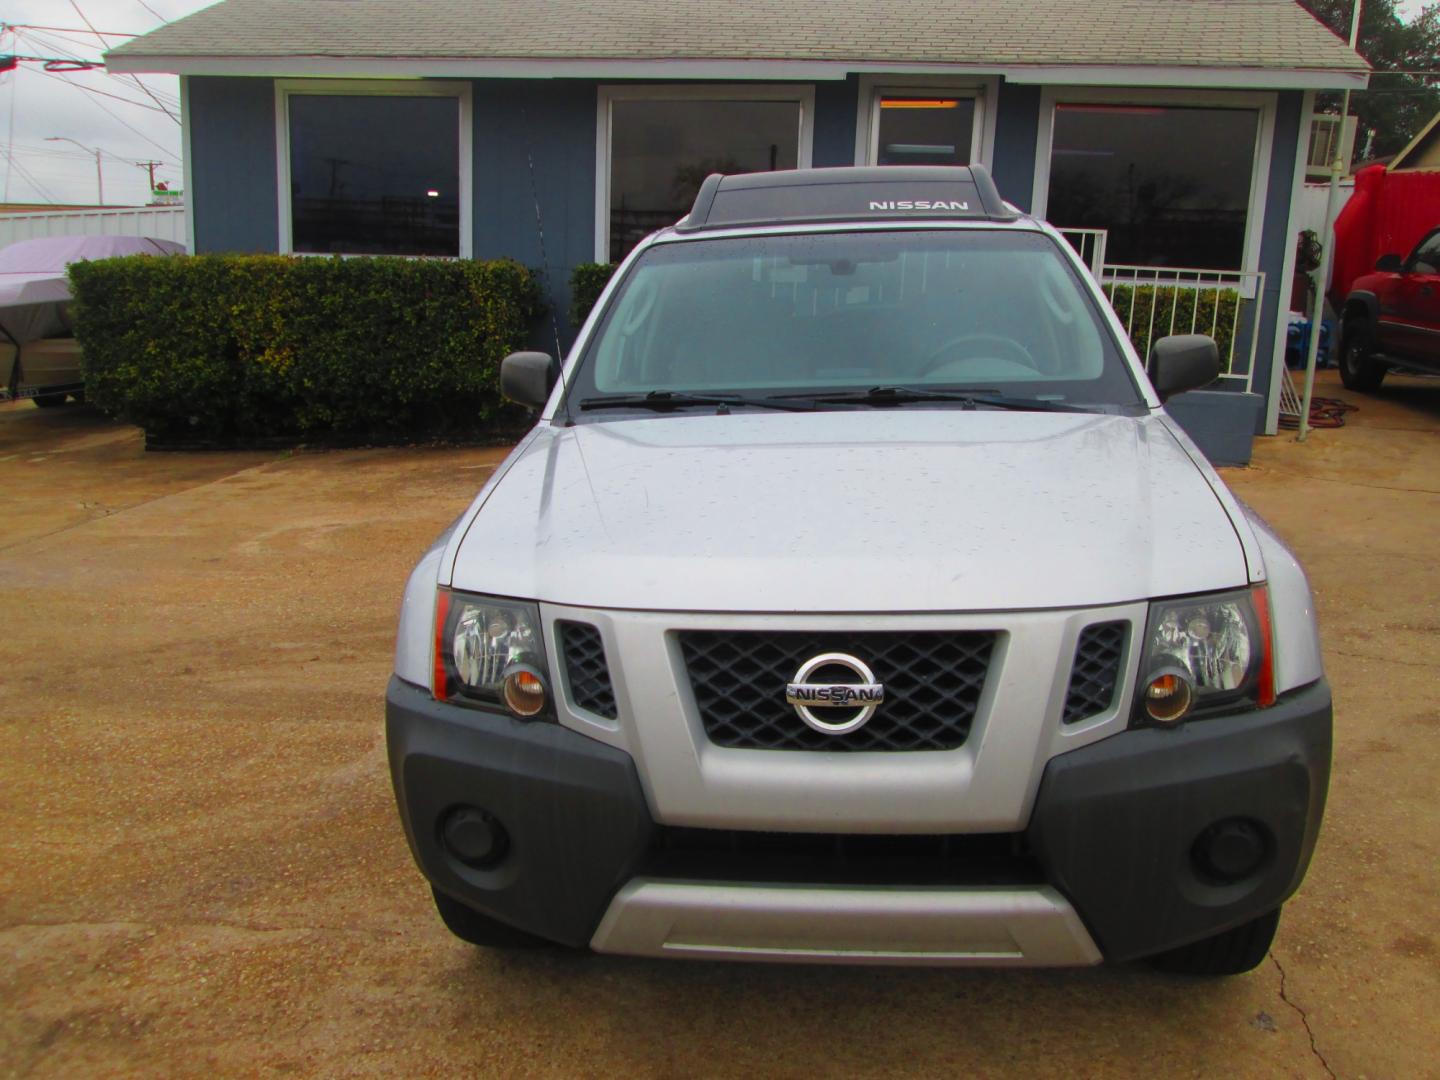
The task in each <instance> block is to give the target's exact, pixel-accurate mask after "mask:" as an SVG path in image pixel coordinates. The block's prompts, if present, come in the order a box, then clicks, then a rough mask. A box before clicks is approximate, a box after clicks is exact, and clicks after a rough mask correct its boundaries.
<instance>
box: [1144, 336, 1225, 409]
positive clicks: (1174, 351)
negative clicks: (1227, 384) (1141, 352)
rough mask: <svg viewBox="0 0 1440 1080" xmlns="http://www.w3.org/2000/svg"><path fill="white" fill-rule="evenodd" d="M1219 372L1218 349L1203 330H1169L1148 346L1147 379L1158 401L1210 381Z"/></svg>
mask: <svg viewBox="0 0 1440 1080" xmlns="http://www.w3.org/2000/svg"><path fill="white" fill-rule="evenodd" d="M1219 375H1220V349H1219V347H1217V346H1216V344H1215V339H1214V338H1211V337H1206V336H1205V335H1204V334H1172V335H1171V336H1170V337H1163V338H1161V339H1160V340H1159V341H1157V342H1155V344H1154V345H1153V346H1152V347H1151V349H1150V381H1151V382H1152V383H1154V384H1155V392H1156V393H1157V394H1159V395H1160V400H1161V401H1167V400H1169V399H1170V398H1172V397H1174V396H1175V395H1176V394H1183V393H1184V392H1185V391H1186V390H1196V389H1198V388H1200V387H1202V386H1205V385H1207V384H1209V383H1212V382H1214V381H1215V380H1216V378H1218V377H1219Z"/></svg>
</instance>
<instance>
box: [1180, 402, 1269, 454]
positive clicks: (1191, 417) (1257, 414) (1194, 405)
mask: <svg viewBox="0 0 1440 1080" xmlns="http://www.w3.org/2000/svg"><path fill="white" fill-rule="evenodd" d="M1165 411H1166V412H1168V413H1169V414H1170V415H1171V416H1172V417H1174V418H1175V421H1176V423H1178V424H1179V425H1180V426H1181V427H1182V428H1184V429H1185V433H1186V434H1187V435H1189V436H1190V438H1192V439H1194V440H1195V445H1197V446H1198V447H1200V449H1201V450H1202V451H1204V454H1205V456H1206V457H1207V458H1209V459H1210V464H1211V465H1248V464H1250V443H1251V440H1253V439H1254V438H1255V436H1256V435H1257V434H1258V433H1259V432H1260V430H1261V428H1262V426H1263V425H1264V423H1265V399H1264V398H1263V397H1261V396H1260V395H1259V394H1236V393H1230V392H1228V391H1225V390H1191V391H1190V392H1189V393H1187V394H1177V395H1176V396H1175V397H1173V398H1171V399H1170V400H1169V401H1167V402H1166V403H1165Z"/></svg>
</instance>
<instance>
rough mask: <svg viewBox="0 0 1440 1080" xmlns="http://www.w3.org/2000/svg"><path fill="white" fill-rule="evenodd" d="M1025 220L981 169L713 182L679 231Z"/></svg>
mask: <svg viewBox="0 0 1440 1080" xmlns="http://www.w3.org/2000/svg"><path fill="white" fill-rule="evenodd" d="M1020 216H1021V215H1020V213H1019V211H1017V210H1016V209H1015V208H1014V207H1013V206H1010V205H1009V204H1007V203H1006V202H1005V200H1003V199H1002V198H1001V197H1000V192H999V190H998V189H997V188H996V187H995V181H994V180H992V179H991V178H990V173H989V171H988V170H987V169H985V167H984V166H981V165H971V166H968V167H954V166H939V165H935V166H912V167H897V166H876V167H870V168H839V169H790V170H782V171H778V172H766V173H747V174H745V175H741V176H722V175H720V174H719V173H716V174H714V175H712V176H709V177H707V178H706V180H705V182H704V183H703V184H702V185H701V186H700V193H699V194H698V195H697V196H696V197H695V205H694V206H693V207H692V208H691V210H690V213H689V214H688V215H687V216H686V217H685V218H684V219H683V220H682V221H680V223H679V224H677V225H676V226H675V231H676V232H678V233H698V232H704V231H707V230H715V229H733V228H737V227H746V226H760V225H788V224H801V223H804V224H813V223H818V222H826V221H863V222H875V221H904V220H907V219H925V220H931V221H933V220H936V219H941V220H945V219H949V220H959V221H1003V222H1011V221H1016V220H1018V219H1019V218H1020Z"/></svg>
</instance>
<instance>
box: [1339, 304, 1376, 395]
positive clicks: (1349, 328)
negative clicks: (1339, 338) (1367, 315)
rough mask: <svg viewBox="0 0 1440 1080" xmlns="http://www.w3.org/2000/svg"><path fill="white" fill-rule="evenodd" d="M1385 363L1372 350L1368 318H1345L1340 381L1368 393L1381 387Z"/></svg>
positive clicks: (1352, 388)
mask: <svg viewBox="0 0 1440 1080" xmlns="http://www.w3.org/2000/svg"><path fill="white" fill-rule="evenodd" d="M1384 378H1385V365H1384V364H1382V363H1381V362H1380V361H1379V360H1376V359H1375V357H1374V355H1373V354H1372V353H1371V351H1370V323H1369V321H1368V320H1366V319H1347V320H1345V337H1344V340H1343V342H1342V343H1341V346H1340V381H1341V382H1342V383H1344V384H1345V388H1346V389H1347V390H1358V391H1360V392H1361V393H1365V394H1368V393H1370V392H1371V391H1373V390H1378V389H1380V382H1381V380H1382V379H1384Z"/></svg>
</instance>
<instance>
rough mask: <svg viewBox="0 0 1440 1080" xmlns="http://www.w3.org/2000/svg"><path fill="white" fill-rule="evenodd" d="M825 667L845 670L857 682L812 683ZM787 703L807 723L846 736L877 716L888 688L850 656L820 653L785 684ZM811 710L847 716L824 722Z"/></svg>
mask: <svg viewBox="0 0 1440 1080" xmlns="http://www.w3.org/2000/svg"><path fill="white" fill-rule="evenodd" d="M825 668H844V669H845V670H847V671H849V672H851V673H852V674H854V675H855V676H856V677H857V679H858V681H857V682H839V683H837V682H810V681H809V680H810V677H811V676H812V675H814V674H815V673H816V672H818V671H821V670H823V669H825ZM785 700H786V701H787V702H789V703H790V704H791V705H793V706H795V711H796V713H798V714H799V716H800V719H801V720H804V721H805V723H806V724H808V725H809V726H810V727H812V728H814V729H815V730H816V731H821V732H824V733H825V734H826V735H844V734H845V733H846V732H849V731H858V730H859V729H860V728H862V727H864V726H865V723H866V721H868V720H869V719H870V717H872V716H874V715H875V708H876V706H878V705H879V704H880V703H881V702H882V701H884V700H885V687H884V686H882V685H881V684H880V683H878V682H876V681H875V673H874V672H873V671H871V670H870V669H869V667H867V666H866V665H865V663H864V662H863V661H860V660H857V659H856V658H855V657H853V656H851V655H849V654H848V653H834V652H831V653H821V654H820V655H819V656H812V657H811V658H810V659H809V660H806V661H805V663H804V664H802V665H801V666H800V670H799V671H797V672H796V673H795V681H794V682H791V683H788V684H786V686H785ZM811 709H843V710H845V713H846V714H845V715H842V716H839V717H837V718H836V719H834V720H822V719H821V718H820V717H818V716H816V715H815V714H814V713H813V712H811V711H810V710H811Z"/></svg>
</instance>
